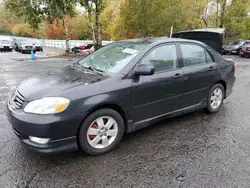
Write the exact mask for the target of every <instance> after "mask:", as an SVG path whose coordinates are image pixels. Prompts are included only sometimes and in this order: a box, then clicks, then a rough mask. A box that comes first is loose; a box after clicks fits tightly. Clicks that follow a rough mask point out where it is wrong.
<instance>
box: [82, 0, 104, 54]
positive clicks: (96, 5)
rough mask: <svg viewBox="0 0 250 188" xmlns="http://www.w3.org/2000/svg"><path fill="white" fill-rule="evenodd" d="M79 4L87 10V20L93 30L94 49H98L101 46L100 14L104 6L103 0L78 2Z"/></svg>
mask: <svg viewBox="0 0 250 188" xmlns="http://www.w3.org/2000/svg"><path fill="white" fill-rule="evenodd" d="M79 3H80V4H81V5H82V6H84V7H85V9H86V10H87V13H88V18H89V21H90V23H91V26H92V30H93V40H94V45H95V49H99V48H100V47H101V46H102V23H101V13H102V11H103V9H104V5H105V4H104V2H103V0H79Z"/></svg>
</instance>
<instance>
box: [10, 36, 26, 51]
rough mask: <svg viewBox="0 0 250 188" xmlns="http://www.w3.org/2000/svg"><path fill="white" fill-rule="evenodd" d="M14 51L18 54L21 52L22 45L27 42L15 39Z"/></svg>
mask: <svg viewBox="0 0 250 188" xmlns="http://www.w3.org/2000/svg"><path fill="white" fill-rule="evenodd" d="M13 43H14V50H15V51H17V52H21V45H22V43H27V40H24V39H14V41H13Z"/></svg>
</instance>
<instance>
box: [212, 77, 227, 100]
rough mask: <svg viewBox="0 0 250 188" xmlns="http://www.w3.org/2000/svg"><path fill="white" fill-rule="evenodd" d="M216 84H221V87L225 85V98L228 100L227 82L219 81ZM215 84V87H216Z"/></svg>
mask: <svg viewBox="0 0 250 188" xmlns="http://www.w3.org/2000/svg"><path fill="white" fill-rule="evenodd" d="M215 84H221V85H223V87H224V90H225V96H224V98H226V96H227V95H226V92H227V83H226V81H225V80H219V81H218V82H216V83H215ZM215 84H214V85H215Z"/></svg>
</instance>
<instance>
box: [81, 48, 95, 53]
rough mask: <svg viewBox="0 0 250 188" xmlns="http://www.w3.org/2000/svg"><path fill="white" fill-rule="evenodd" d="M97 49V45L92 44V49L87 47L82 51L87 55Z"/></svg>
mask: <svg viewBox="0 0 250 188" xmlns="http://www.w3.org/2000/svg"><path fill="white" fill-rule="evenodd" d="M94 51H95V47H94V46H92V47H91V48H90V49H85V50H82V52H83V53H84V54H86V55H88V54H92V53H93V52H94Z"/></svg>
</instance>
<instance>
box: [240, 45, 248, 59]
mask: <svg viewBox="0 0 250 188" xmlns="http://www.w3.org/2000/svg"><path fill="white" fill-rule="evenodd" d="M240 56H241V57H249V56H250V42H248V43H246V44H244V46H243V48H242V49H241V51H240Z"/></svg>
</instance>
